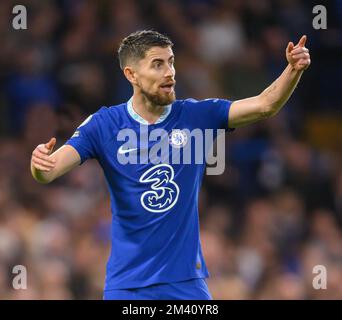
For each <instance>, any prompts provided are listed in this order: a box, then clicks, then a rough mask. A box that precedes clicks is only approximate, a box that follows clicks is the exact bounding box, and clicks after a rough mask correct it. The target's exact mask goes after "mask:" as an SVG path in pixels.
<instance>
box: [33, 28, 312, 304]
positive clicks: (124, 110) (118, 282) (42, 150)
mask: <svg viewBox="0 0 342 320" xmlns="http://www.w3.org/2000/svg"><path fill="white" fill-rule="evenodd" d="M305 42H306V36H302V38H301V39H300V40H299V42H298V44H297V45H294V44H293V43H292V42H290V43H289V44H288V46H287V48H286V59H287V61H288V65H287V67H286V68H285V70H284V71H283V73H282V74H281V75H280V76H279V78H278V79H276V80H275V81H274V82H273V83H272V84H271V85H270V86H269V87H268V88H266V89H265V90H264V91H263V92H261V93H260V94H259V95H257V96H254V97H250V98H247V99H242V100H238V101H234V102H232V101H229V100H226V99H206V100H202V101H196V100H194V99H186V100H176V97H175V83H176V81H175V68H174V60H175V57H174V54H173V51H172V46H173V43H172V42H171V40H170V39H169V38H168V37H166V36H164V35H162V34H160V33H158V32H156V31H149V30H147V31H146V30H145V31H138V32H135V33H133V34H130V35H129V36H127V37H126V38H125V39H123V41H122V43H121V45H120V47H119V50H118V56H119V61H120V67H121V69H122V71H123V73H124V75H125V77H126V78H127V80H128V81H129V82H130V83H131V85H132V87H133V96H132V98H131V99H130V100H129V101H128V102H124V103H122V104H120V105H117V106H111V107H102V108H100V109H99V110H98V111H97V112H95V113H94V114H92V115H90V116H89V117H88V118H87V119H86V120H85V121H84V122H83V123H82V124H81V125H80V126H79V127H78V128H77V129H76V131H75V133H74V135H73V136H72V137H71V138H70V139H69V140H68V141H67V142H66V143H65V144H64V145H63V146H62V147H61V148H59V149H58V150H57V151H55V152H54V153H52V151H53V148H54V146H55V144H56V139H55V138H52V139H51V140H50V141H49V142H48V143H45V144H40V145H38V146H37V147H36V148H35V150H34V151H33V153H32V158H31V172H32V175H33V177H34V178H35V179H36V180H37V181H38V182H40V183H50V182H52V181H54V180H55V179H56V178H58V177H60V176H61V175H63V174H65V173H67V172H68V171H70V170H71V169H73V168H75V167H76V166H78V165H80V164H83V163H84V162H85V161H86V160H87V159H90V158H95V159H97V161H98V163H99V164H100V165H101V167H102V169H103V172H104V175H105V178H106V181H107V184H108V188H109V192H110V198H111V212H112V248H111V254H110V257H109V260H108V263H107V270H106V279H105V288H104V299H127V300H131V299H154V300H158V299H170V300H174V299H200V300H206V299H212V297H211V295H210V292H209V290H208V287H207V283H206V280H205V279H206V278H207V277H208V276H209V273H208V270H207V268H206V264H205V261H204V259H203V254H202V250H201V244H200V239H199V218H198V195H199V191H200V185H201V180H202V177H203V173H204V169H205V162H204V163H203V164H195V163H190V164H182V163H177V164H173V163H172V162H170V163H166V162H165V163H164V162H161V163H159V164H155V163H152V161H142V158H143V154H144V152H145V153H147V154H148V152H149V151H151V150H152V149H153V146H154V145H155V144H156V141H154V140H153V139H149V140H147V143H145V144H143V143H142V140H143V138H142V137H141V135H142V132H143V135H144V134H145V135H146V136H148V134H149V133H151V132H152V130H154V129H163V130H165V132H167V133H168V136H167V137H166V141H167V142H168V146H169V149H168V150H169V151H170V152H171V153H175V152H180V150H181V149H182V147H183V146H184V145H185V144H186V142H187V141H186V140H187V139H188V137H187V136H186V134H185V133H184V132H185V131H184V129H188V130H194V129H199V130H200V131H205V130H206V129H224V130H226V131H230V130H231V129H233V128H237V127H241V126H245V125H248V124H250V123H253V122H256V121H259V120H262V119H267V118H269V117H271V116H274V115H275V114H276V113H277V112H278V111H279V110H280V109H281V108H282V106H283V105H284V104H285V103H286V101H287V100H288V99H289V97H290V96H291V94H292V92H293V91H294V89H295V88H296V86H297V83H298V81H299V79H300V78H301V76H302V74H303V71H304V70H305V69H307V68H308V66H309V65H310V63H311V61H310V55H309V50H308V49H307V48H306V47H305ZM194 81H196V79H194ZM128 129H129V130H130V132H131V133H132V132H133V133H136V135H137V138H136V139H137V140H136V143H131V142H132V140H130V143H131V144H130V145H127V141H126V140H127V139H123V138H122V137H121V136H120V132H123V130H128ZM125 137H126V138H127V136H125ZM164 138H165V137H164ZM133 141H135V140H134V139H133ZM137 154H139V155H140V158H139V161H136V162H131V163H130V162H127V163H125V162H123V161H121V160H122V158H125V157H126V158H129V157H130V156H133V155H137ZM120 157H121V158H120ZM120 159H121V160H120ZM146 159H148V158H146ZM146 159H145V160H146Z"/></svg>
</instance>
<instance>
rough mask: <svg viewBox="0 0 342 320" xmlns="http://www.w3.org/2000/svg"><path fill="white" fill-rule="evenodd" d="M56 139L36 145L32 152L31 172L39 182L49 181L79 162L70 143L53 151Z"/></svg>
mask: <svg viewBox="0 0 342 320" xmlns="http://www.w3.org/2000/svg"><path fill="white" fill-rule="evenodd" d="M55 144H56V139H55V138H52V139H51V140H50V141H49V142H48V143H45V144H40V145H38V146H37V147H36V148H35V149H34V151H33V152H32V157H31V173H32V176H33V178H34V179H35V180H36V181H38V182H40V183H49V182H51V181H53V180H54V179H56V178H58V177H60V176H61V175H63V174H65V173H66V172H68V171H70V170H71V169H72V168H74V167H76V166H78V165H79V164H80V162H81V159H80V156H79V154H78V152H77V151H76V150H75V149H74V148H73V147H72V146H70V145H64V146H62V147H61V148H59V149H58V150H56V151H55V152H54V153H52V150H53V148H54V146H55Z"/></svg>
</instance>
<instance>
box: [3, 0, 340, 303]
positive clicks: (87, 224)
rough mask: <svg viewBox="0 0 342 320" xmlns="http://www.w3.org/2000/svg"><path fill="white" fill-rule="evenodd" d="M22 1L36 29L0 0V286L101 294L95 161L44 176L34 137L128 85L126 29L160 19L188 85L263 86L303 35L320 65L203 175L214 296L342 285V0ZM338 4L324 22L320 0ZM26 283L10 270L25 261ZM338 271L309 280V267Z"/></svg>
mask: <svg viewBox="0 0 342 320" xmlns="http://www.w3.org/2000/svg"><path fill="white" fill-rule="evenodd" d="M318 2H319V3H316V2H315V1H299V0H274V1H270V0H258V1H254V0H232V1H210V0H189V1H160V0H158V1H132V0H115V1H106V0H99V1H85V0H74V1H66V0H65V1H20V4H24V5H25V6H26V8H27V10H28V29H27V30H19V31H16V30H14V29H12V27H11V20H12V19H13V17H14V15H13V14H12V13H11V11H12V8H13V6H14V5H15V4H17V3H16V2H15V1H3V0H2V1H1V2H0V36H1V46H0V88H1V91H0V172H1V175H0V299H28V298H32V299H101V296H102V288H103V282H104V276H105V264H106V260H107V257H108V253H109V248H110V219H111V216H110V211H109V198H108V193H107V191H106V187H105V183H104V179H103V177H102V172H101V169H100V167H99V166H98V165H97V163H96V162H95V161H88V162H87V163H86V164H84V165H83V166H81V167H79V168H77V169H75V170H74V171H72V172H70V173H69V174H67V175H65V176H63V177H62V178H60V179H58V180H56V181H55V182H53V183H52V184H49V185H40V184H38V183H37V182H35V181H34V180H33V178H32V177H31V174H30V170H29V163H30V156H31V153H32V151H33V149H34V148H35V146H36V145H38V144H39V143H42V142H47V141H48V140H49V138H50V137H52V136H56V137H57V144H58V146H57V147H59V146H61V145H62V144H63V143H64V142H65V140H66V139H68V137H70V136H71V135H72V133H73V132H74V130H75V128H76V127H77V125H78V124H79V123H81V122H82V121H83V119H84V118H85V117H86V116H87V115H88V114H89V113H92V112H94V111H96V110H97V109H98V108H99V107H100V106H102V105H107V106H109V105H113V104H116V103H120V102H122V101H125V100H127V99H128V98H129V97H130V95H131V88H130V85H129V83H128V82H127V81H126V80H125V79H124V77H123V75H122V73H121V71H120V69H119V66H118V62H117V58H116V53H115V51H116V49H117V45H118V43H119V41H120V40H121V39H122V37H124V36H126V35H127V34H129V33H130V32H133V31H135V30H137V29H147V28H153V29H156V30H158V31H160V32H163V33H166V34H167V35H169V36H170V37H171V38H172V40H173V41H174V43H175V47H174V51H175V54H176V71H177V75H176V79H177V87H176V91H177V96H178V98H185V97H194V98H197V99H202V98H208V97H223V98H229V99H231V100H234V99H239V98H245V97H248V96H252V95H255V94H258V93H259V92H260V91H261V90H263V89H264V88H265V87H266V86H267V85H268V84H270V83H271V82H272V81H273V80H274V79H275V78H276V77H277V76H278V75H279V74H280V72H281V71H282V69H283V68H284V67H285V66H286V60H285V48H286V45H287V43H288V41H294V42H296V41H298V39H299V38H300V36H301V35H302V34H307V35H308V42H307V47H309V49H310V53H311V56H312V66H311V67H310V69H309V70H308V71H306V72H305V74H304V76H303V78H302V81H301V82H300V84H299V86H298V89H297V90H296V91H295V93H294V96H293V97H292V98H291V100H290V101H289V103H287V105H286V107H285V108H284V109H283V110H282V111H281V112H280V113H279V114H278V115H277V116H276V117H274V118H272V119H269V120H267V121H263V122H260V123H258V124H255V125H250V126H248V127H245V128H240V129H238V130H235V132H234V133H233V134H229V135H227V139H226V161H227V166H226V171H225V173H224V174H223V175H221V176H207V177H205V180H204V184H203V188H202V192H201V197H200V223H201V239H202V246H203V250H204V254H205V258H206V261H207V265H208V268H209V271H210V273H211V278H210V279H209V280H208V283H209V287H210V290H211V292H212V294H213V297H214V298H215V299H329V298H330V299H341V298H342V232H341V224H342V153H341V150H342V129H341V127H342V126H341V125H342V122H341V102H340V94H341V89H342V87H341V83H342V60H341V56H342V50H341V48H342V46H341V45H342V32H341V21H342V2H341V1H340V0H331V1H318ZM316 4H323V5H325V6H326V8H327V10H328V30H314V29H313V28H312V19H313V17H314V14H313V13H312V8H313V6H314V5H316ZM18 264H21V265H24V266H26V267H27V271H28V289H27V290H14V289H13V288H12V286H11V284H12V279H13V278H14V275H13V274H12V268H13V266H15V265H18ZM315 265H324V266H325V267H326V268H327V271H328V287H327V290H314V289H313V286H312V280H313V278H314V276H315V274H313V267H314V266H315Z"/></svg>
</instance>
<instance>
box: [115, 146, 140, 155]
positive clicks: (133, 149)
mask: <svg viewBox="0 0 342 320" xmlns="http://www.w3.org/2000/svg"><path fill="white" fill-rule="evenodd" d="M135 150H138V148H131V149H123V147H122V146H121V147H120V148H119V149H118V153H119V154H125V153H128V152H132V151H135Z"/></svg>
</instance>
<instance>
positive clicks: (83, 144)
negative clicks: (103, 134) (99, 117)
mask: <svg viewBox="0 0 342 320" xmlns="http://www.w3.org/2000/svg"><path fill="white" fill-rule="evenodd" d="M95 115H96V114H92V115H90V116H89V117H88V118H87V119H85V120H84V121H83V122H82V123H81V124H80V125H79V126H78V127H77V129H76V131H75V132H74V134H73V135H72V137H71V138H70V139H69V140H67V141H66V142H65V145H70V146H72V147H74V148H75V149H76V150H77V152H78V153H79V155H80V158H81V163H80V165H81V164H83V162H84V161H86V160H88V159H93V158H97V154H98V150H97V146H98V145H99V143H98V142H99V141H98V138H97V137H98V133H97V123H96V119H95V117H96V116H95Z"/></svg>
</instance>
